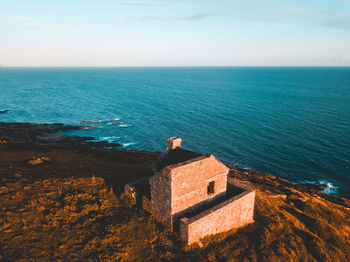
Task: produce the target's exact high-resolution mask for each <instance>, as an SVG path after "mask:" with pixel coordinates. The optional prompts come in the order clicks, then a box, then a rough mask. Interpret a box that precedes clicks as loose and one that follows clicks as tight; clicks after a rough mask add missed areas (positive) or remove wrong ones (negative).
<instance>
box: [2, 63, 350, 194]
mask: <svg viewBox="0 0 350 262" xmlns="http://www.w3.org/2000/svg"><path fill="white" fill-rule="evenodd" d="M6 109H10V110H11V111H10V112H7V113H1V114H0V121H16V122H20V121H27V122H38V123H54V122H62V123H66V124H75V125H79V124H80V122H81V121H84V120H100V122H97V123H90V124H85V125H90V126H91V125H96V126H100V128H98V129H86V130H78V131H71V132H68V133H70V134H75V135H81V136H94V137H96V140H106V141H118V142H120V143H122V144H123V145H124V147H126V148H130V149H146V150H152V151H162V150H164V149H165V147H166V141H165V140H166V138H167V137H170V136H180V137H182V138H183V146H184V147H185V148H188V149H191V150H194V151H197V152H201V153H206V152H209V153H212V154H215V155H216V156H217V157H218V158H220V159H221V160H222V161H224V162H226V163H230V164H232V165H235V166H238V167H241V168H254V169H257V170H258V171H262V172H268V173H271V174H275V175H279V176H282V177H284V178H286V179H289V180H290V181H292V182H312V183H325V184H328V185H329V186H330V188H329V189H327V190H326V192H328V193H333V194H338V195H343V196H348V197H349V196H350V68H278V67H275V68H258V67H257V68H254V67H251V68H239V67H222V68H195V67H183V68H176V67H174V68H170V67H169V68H0V111H1V110H6ZM116 121H117V122H120V124H116V125H114V124H112V123H113V122H116Z"/></svg>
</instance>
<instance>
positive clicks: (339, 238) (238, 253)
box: [0, 147, 350, 261]
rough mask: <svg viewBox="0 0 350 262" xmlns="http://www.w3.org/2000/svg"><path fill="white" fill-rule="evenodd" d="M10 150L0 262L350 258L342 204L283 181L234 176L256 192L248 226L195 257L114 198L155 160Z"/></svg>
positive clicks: (1, 191)
mask: <svg viewBox="0 0 350 262" xmlns="http://www.w3.org/2000/svg"><path fill="white" fill-rule="evenodd" d="M16 150H17V151H16ZM16 150H14V151H10V149H8V150H7V151H6V149H0V260H10V261H13V260H15V261H16V260H17V261H31V260H36V261H85V260H87V261H91V260H92V261H348V258H349V257H350V240H349V239H350V201H349V200H346V199H340V198H334V200H336V201H329V200H332V199H333V198H332V197H331V196H327V195H322V194H319V193H317V192H316V191H312V190H311V191H310V190H306V189H305V190H302V188H300V187H298V186H296V185H292V184H290V183H289V182H288V181H286V180H284V179H280V178H276V177H273V176H271V175H266V174H261V173H257V172H254V171H248V172H247V171H245V172H243V171H239V170H236V169H232V172H231V174H230V176H231V177H232V178H233V179H238V180H240V181H243V183H244V184H245V185H247V186H250V187H251V188H254V189H256V191H257V194H256V208H255V215H254V218H255V223H254V224H251V225H248V226H246V227H244V228H241V229H238V230H233V231H230V232H226V233H222V234H218V235H216V236H211V237H206V238H205V239H203V240H202V243H203V248H199V247H198V246H197V245H192V246H190V247H187V246H185V245H184V243H183V242H181V240H179V239H178V238H177V237H176V236H175V235H174V234H173V233H171V232H169V230H168V229H167V228H164V227H163V226H162V225H161V224H160V223H158V222H157V221H156V220H155V219H154V218H153V217H152V216H151V215H150V214H148V213H147V212H145V211H143V210H138V209H136V208H135V207H132V205H131V204H130V202H129V200H128V199H127V198H125V197H124V196H123V195H120V194H115V192H114V191H115V190H116V189H117V188H121V186H122V185H123V184H124V182H125V181H126V180H127V179H129V180H133V179H135V178H137V177H138V176H143V175H145V172H146V173H147V170H148V168H150V166H151V164H152V162H153V159H154V156H150V155H148V153H146V152H145V153H142V154H141V153H135V154H133V153H127V152H119V153H118V152H114V153H112V152H110V153H109V152H108V151H98V152H97V151H96V152H95V151H89V150H88V151H75V150H68V149H67V150H66V149H64V148H57V149H56V148H50V147H48V148H47V147H39V148H36V147H34V148H30V150H27V149H25V148H24V149H23V148H18V149H16ZM26 150H27V151H26ZM16 152H17V153H16ZM94 152H95V153H94ZM44 154H45V156H47V157H48V158H50V160H51V161H44V163H42V164H40V165H35V166H32V165H29V164H28V162H27V161H28V159H31V158H32V157H33V156H34V157H35V158H39V157H41V156H42V155H44ZM15 155H16V156H17V157H16V159H15V160H14V158H13V156H15ZM29 155H31V156H30V157H28V156H29ZM141 157H142V158H143V159H144V160H141ZM137 161H139V162H137ZM87 165H88V168H87ZM83 174H85V175H83ZM126 178H127V179H126ZM112 186H113V187H114V189H115V190H113V189H112Z"/></svg>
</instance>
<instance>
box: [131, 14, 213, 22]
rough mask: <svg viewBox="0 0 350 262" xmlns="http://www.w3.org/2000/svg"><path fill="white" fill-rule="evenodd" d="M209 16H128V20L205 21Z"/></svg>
mask: <svg viewBox="0 0 350 262" xmlns="http://www.w3.org/2000/svg"><path fill="white" fill-rule="evenodd" d="M209 16H211V13H208V12H203V13H198V14H194V15H187V16H186V15H140V16H129V17H128V18H129V19H136V20H158V21H167V20H201V19H206V18H207V17H209Z"/></svg>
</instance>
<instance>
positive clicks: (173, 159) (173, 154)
mask: <svg viewBox="0 0 350 262" xmlns="http://www.w3.org/2000/svg"><path fill="white" fill-rule="evenodd" d="M200 156H203V155H202V154H199V153H196V152H193V151H190V150H186V149H183V148H181V147H177V148H175V149H173V150H169V149H168V150H167V151H165V152H164V153H163V154H162V156H161V157H160V158H159V159H158V160H157V161H156V162H155V163H154V165H153V171H154V172H158V171H160V170H162V169H163V168H165V167H167V166H170V165H175V164H178V163H181V162H184V161H187V160H191V159H193V158H197V157H200Z"/></svg>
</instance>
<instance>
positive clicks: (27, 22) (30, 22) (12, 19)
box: [0, 16, 64, 30]
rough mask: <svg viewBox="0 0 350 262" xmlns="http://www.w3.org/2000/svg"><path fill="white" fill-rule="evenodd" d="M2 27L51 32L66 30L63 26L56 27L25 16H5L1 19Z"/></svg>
mask: <svg viewBox="0 0 350 262" xmlns="http://www.w3.org/2000/svg"><path fill="white" fill-rule="evenodd" d="M0 26H1V27H11V28H41V29H49V30H60V29H64V27H63V26H59V25H54V24H50V23H41V22H38V21H36V20H34V19H32V18H30V17H25V16H7V17H6V16H5V17H2V19H0Z"/></svg>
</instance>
